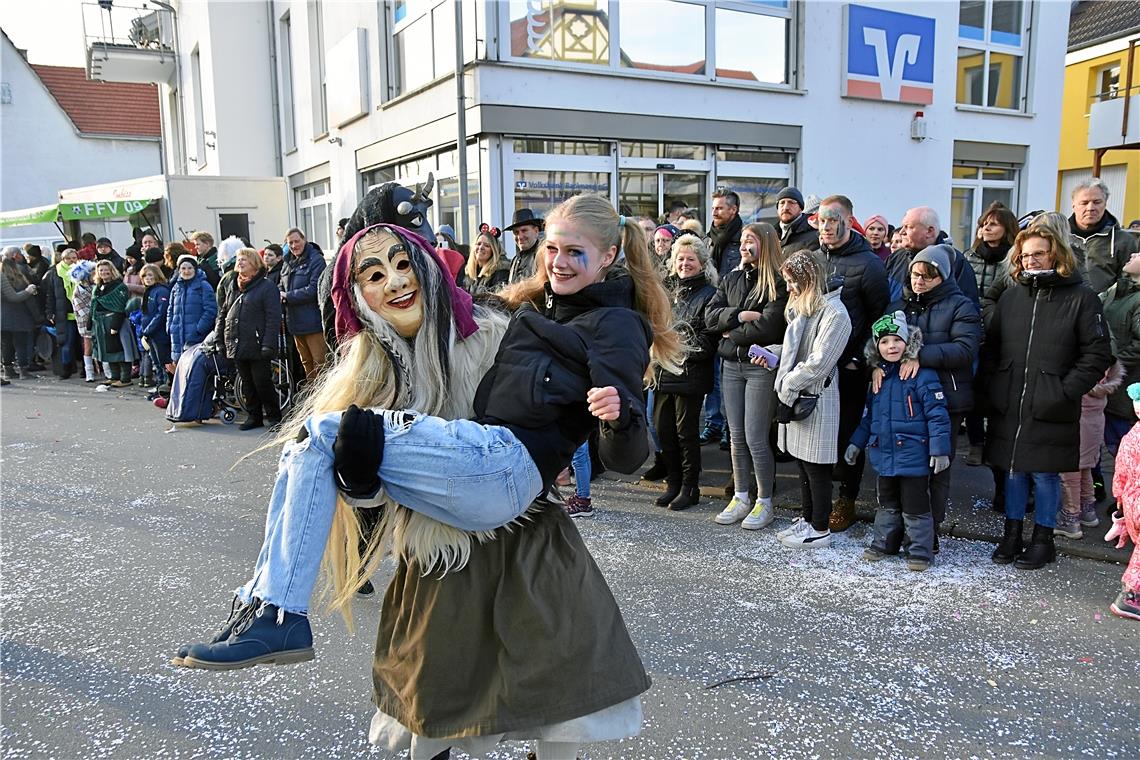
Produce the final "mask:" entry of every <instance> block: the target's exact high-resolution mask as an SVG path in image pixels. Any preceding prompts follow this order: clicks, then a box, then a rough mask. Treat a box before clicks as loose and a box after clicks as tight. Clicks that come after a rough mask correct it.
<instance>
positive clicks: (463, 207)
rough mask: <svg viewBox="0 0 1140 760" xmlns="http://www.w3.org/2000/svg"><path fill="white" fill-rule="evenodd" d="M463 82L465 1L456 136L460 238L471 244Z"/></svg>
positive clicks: (458, 6)
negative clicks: (468, 223) (468, 215)
mask: <svg viewBox="0 0 1140 760" xmlns="http://www.w3.org/2000/svg"><path fill="white" fill-rule="evenodd" d="M466 100H467V97H466V93H465V92H464V83H463V3H462V2H456V3H455V117H456V123H457V124H456V126H457V134H456V136H455V142H456V149H457V150H456V152H457V153H458V156H457V158H458V159H459V163H458V169H459V230H458V232H459V234H460V235H462V237H461V238H460V240H463V241H464V242H466V243H468V244H470V242H471V237H470V234H469V233H470V230H469V229H468V226H467V203H468V199H467V104H466Z"/></svg>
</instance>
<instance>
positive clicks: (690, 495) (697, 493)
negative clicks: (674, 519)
mask: <svg viewBox="0 0 1140 760" xmlns="http://www.w3.org/2000/svg"><path fill="white" fill-rule="evenodd" d="M700 502H701V489H700V487H698V486H696V485H686V486H682V487H681V493H680V494H678V495H677V498H675V499H673V501H671V502H669V509H670V510H672V511H673V512H680V511H681V510H682V509H688V508H689V507H691V506H693V505H695V504H700Z"/></svg>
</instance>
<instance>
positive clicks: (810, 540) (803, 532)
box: [780, 521, 831, 549]
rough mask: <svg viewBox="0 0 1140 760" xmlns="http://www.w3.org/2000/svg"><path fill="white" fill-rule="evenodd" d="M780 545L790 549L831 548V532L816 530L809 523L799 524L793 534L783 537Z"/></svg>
mask: <svg viewBox="0 0 1140 760" xmlns="http://www.w3.org/2000/svg"><path fill="white" fill-rule="evenodd" d="M780 543H781V544H783V545H784V546H787V547H788V548H790V549H817V548H823V547H825V546H831V531H830V530H816V529H815V528H813V527H811V523H809V522H802V521H801V522H800V525H799V528H798V529H797V530H796V532H795V533H792V534H791V535H788V536H784V537H783V538H781V539H780Z"/></svg>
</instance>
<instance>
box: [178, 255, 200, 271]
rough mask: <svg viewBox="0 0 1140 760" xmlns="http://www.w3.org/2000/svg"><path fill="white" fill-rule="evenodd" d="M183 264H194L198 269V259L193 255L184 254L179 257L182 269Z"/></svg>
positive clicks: (179, 264)
mask: <svg viewBox="0 0 1140 760" xmlns="http://www.w3.org/2000/svg"><path fill="white" fill-rule="evenodd" d="M183 264H193V265H194V268H195V269H197V268H198V257H197V256H195V255H194V254H192V253H184V254H182V255H181V256H179V257H178V266H179V267H181V266H182V265H183Z"/></svg>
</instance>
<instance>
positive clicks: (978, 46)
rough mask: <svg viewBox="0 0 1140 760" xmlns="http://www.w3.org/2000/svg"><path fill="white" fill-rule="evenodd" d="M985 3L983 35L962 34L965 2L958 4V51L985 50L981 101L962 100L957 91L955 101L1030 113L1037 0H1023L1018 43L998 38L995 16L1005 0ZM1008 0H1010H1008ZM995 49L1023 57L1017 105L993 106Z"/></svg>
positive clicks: (985, 0) (965, 105) (972, 106)
mask: <svg viewBox="0 0 1140 760" xmlns="http://www.w3.org/2000/svg"><path fill="white" fill-rule="evenodd" d="M979 1H980V2H982V3H983V4H984V5H983V22H982V23H983V26H982V39H980V40H979V39H974V38H972V37H963V36H962V4H961V2H959V4H958V24H957V36H956V45H955V52H956V54H957V55H960V52H961V51H962V50H963V49H967V50H974V51H977V52H980V53H981V54H982V98H981V103H972V102H969V101H967V102H962V101H959V100H958V99H957V96H956V95H957V94H956V93H955V105H956V106H958V107H959V108H970V109H979V110H983V111H994V112H999V113H1028V111H1029V102H1030V97H1029V84H1030V68H1031V66H1030V60H1029V57H1030V54H1031V53H1032V33H1033V19H1034V15H1035V13H1036V3H1035V2H1034V0H1021V19H1020V25H1019V29H1020V30H1021V42H1020V43H1019V44H1018V45H1016V46H1015V45H1009V44H1005V43H1001V42H994V41H993V39H992V35H993V16H994V4H995V2H1001V1H1003V0H979ZM1004 1H1008V0H1004ZM992 53H998V54H1004V55H1010V56H1014V57H1017V58H1020V59H1021V71H1020V72H1019V74H1018V79H1019V81H1018V85H1019V88H1018V89H1019V96H1018V104H1017V106H1016V107H1013V108H1006V107H1004V106H991V105H989V102H990V84H991V73H992V64H991V63H990V55H991V54H992Z"/></svg>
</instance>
